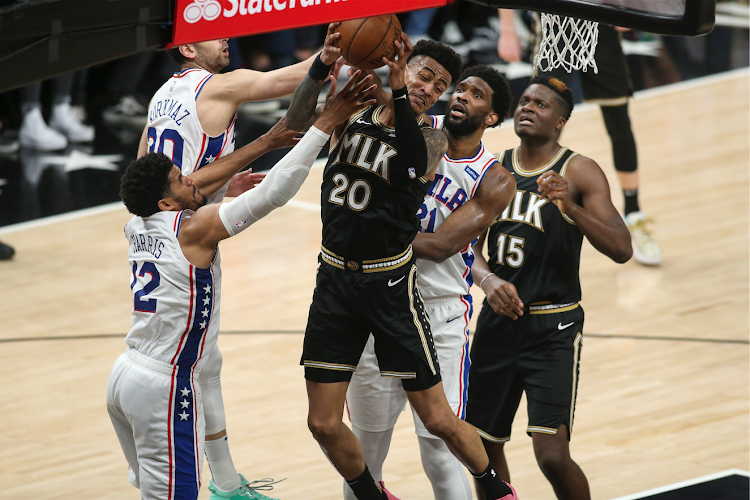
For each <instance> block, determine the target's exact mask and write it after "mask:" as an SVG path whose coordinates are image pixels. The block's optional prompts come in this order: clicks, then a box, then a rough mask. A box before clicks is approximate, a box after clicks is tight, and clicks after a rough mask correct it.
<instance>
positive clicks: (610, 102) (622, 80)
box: [544, 24, 633, 106]
mask: <svg viewBox="0 0 750 500" xmlns="http://www.w3.org/2000/svg"><path fill="white" fill-rule="evenodd" d="M596 66H597V69H598V70H599V72H598V73H595V72H594V70H593V68H589V69H588V71H578V76H579V77H580V78H581V88H582V90H583V97H584V100H585V101H586V102H591V103H594V104H599V105H600V106H622V105H624V104H626V103H627V102H628V97H630V96H632V95H633V82H632V80H631V78H630V70H629V69H628V62H627V59H626V58H625V54H624V53H623V51H622V45H621V44H620V34H619V33H618V32H617V31H616V30H615V28H614V27H612V26H609V25H607V24H599V41H598V43H597V46H596ZM544 74H545V75H549V76H553V77H555V78H558V79H560V80H562V81H564V82H567V81H568V79H569V78H570V75H569V74H568V73H567V72H566V71H565V70H564V69H562V68H557V69H555V70H553V71H552V72H549V73H544Z"/></svg>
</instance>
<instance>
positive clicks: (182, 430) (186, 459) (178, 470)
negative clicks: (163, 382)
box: [172, 375, 203, 500]
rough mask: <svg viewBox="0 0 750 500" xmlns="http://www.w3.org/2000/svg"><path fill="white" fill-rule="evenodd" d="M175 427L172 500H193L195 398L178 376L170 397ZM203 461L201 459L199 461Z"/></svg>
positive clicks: (195, 478)
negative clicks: (173, 391)
mask: <svg viewBox="0 0 750 500" xmlns="http://www.w3.org/2000/svg"><path fill="white" fill-rule="evenodd" d="M172 399H173V402H174V403H173V408H172V413H173V421H172V423H173V425H174V427H173V428H174V497H173V498H174V500H196V499H197V498H198V492H199V491H200V483H199V482H198V467H197V464H198V460H199V457H198V456H197V454H198V450H197V446H196V436H195V425H196V423H195V417H196V415H197V410H196V408H195V396H194V391H193V384H192V382H191V380H190V378H189V376H187V377H182V376H180V375H177V378H176V386H175V393H174V395H173V398H172ZM202 458H203V457H200V459H202Z"/></svg>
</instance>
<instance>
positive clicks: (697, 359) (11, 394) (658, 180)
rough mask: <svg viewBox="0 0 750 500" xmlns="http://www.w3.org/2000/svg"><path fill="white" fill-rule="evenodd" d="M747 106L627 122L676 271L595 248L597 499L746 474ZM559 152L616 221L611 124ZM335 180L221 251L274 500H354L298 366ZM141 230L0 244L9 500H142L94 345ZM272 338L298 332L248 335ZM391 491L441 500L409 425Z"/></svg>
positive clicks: (580, 441)
mask: <svg viewBox="0 0 750 500" xmlns="http://www.w3.org/2000/svg"><path fill="white" fill-rule="evenodd" d="M748 92H749V89H748V72H747V71H741V72H736V73H733V74H730V75H727V76H723V77H720V78H712V79H708V80H703V81H701V82H693V83H691V84H687V85H678V86H676V87H671V88H667V89H661V90H658V91H655V92H651V93H646V94H643V95H639V96H638V97H637V98H636V99H635V100H634V101H633V103H632V106H631V116H632V119H633V125H634V127H635V132H636V138H637V141H638V147H639V157H640V163H641V176H642V183H641V185H642V187H641V199H642V206H643V208H644V210H645V211H646V212H647V213H648V214H649V215H651V216H653V217H654V218H655V223H654V225H653V228H654V230H655V234H656V237H657V238H658V241H659V242H660V244H661V245H662V248H663V250H664V255H665V259H664V264H663V265H662V266H660V267H658V268H645V267H642V266H640V265H638V264H636V263H635V262H629V263H627V264H625V265H621V266H620V265H616V264H614V263H612V262H610V261H608V260H607V259H606V258H604V257H603V256H601V255H599V254H598V253H596V252H595V251H594V250H593V249H592V248H591V247H590V246H589V245H588V244H586V245H585V248H584V252H583V257H582V265H581V276H582V281H583V293H584V300H583V305H584V308H585V310H586V316H587V318H586V327H585V330H584V333H585V335H584V336H585V341H584V345H585V348H584V350H583V358H582V367H581V379H580V388H579V398H578V406H577V412H576V417H577V418H576V421H575V429H574V439H573V441H572V451H573V456H574V458H575V460H576V461H577V462H578V463H579V464H580V465H581V467H582V468H583V470H584V471H585V472H586V474H587V476H588V478H589V481H590V483H591V490H592V495H593V498H594V499H612V498H616V497H619V496H623V495H627V494H631V493H635V492H638V491H643V490H646V489H650V488H655V487H657V486H661V485H665V484H670V483H674V482H678V481H683V480H686V479H690V478H693V477H698V476H702V475H705V474H709V473H713V472H717V471H721V470H724V469H729V468H738V469H744V470H747V469H748V468H749V467H748V345H747V340H748V210H749V206H748V181H749V179H748V158H749V151H748V137H749V133H750V132H749V130H748V116H749V113H748ZM485 142H486V144H487V146H488V147H489V148H490V149H491V150H493V151H495V152H498V151H500V150H501V149H504V148H508V147H512V146H515V145H516V144H517V140H516V138H515V136H514V135H513V131H512V127H510V126H508V125H504V126H503V127H501V128H500V129H499V130H492V131H490V132H488V133H487V135H486V141H485ZM562 142H563V143H564V144H566V145H568V146H570V147H571V148H572V149H574V150H576V151H579V152H581V153H582V154H584V155H587V156H590V157H592V158H594V159H596V160H597V161H598V162H599V164H600V165H601V166H602V168H603V169H604V170H605V171H606V172H607V175H608V176H609V177H610V180H611V184H612V185H613V186H615V187H616V188H615V189H614V191H616V192H615V193H613V199H614V200H615V203H616V205H617V206H618V207H619V206H620V205H621V196H620V195H619V194H618V192H619V188H617V183H616V181H615V179H614V171H613V167H612V162H611V158H610V154H611V153H610V146H609V141H608V139H607V137H606V134H605V132H604V127H603V123H602V120H601V118H600V114H599V111H598V110H597V109H596V108H588V109H582V110H580V111H579V112H577V113H576V114H574V115H573V118H572V119H571V120H570V123H569V125H568V127H567V129H566V132H565V134H564V135H563V138H562ZM321 171H322V170H321V169H316V170H313V172H312V174H311V175H310V179H309V180H308V181H307V182H306V184H305V185H304V186H303V188H302V190H301V192H300V193H299V195H298V196H297V197H296V200H295V201H294V202H293V203H291V206H288V207H285V208H283V209H281V210H278V211H276V212H274V213H273V214H272V215H271V216H269V217H268V218H266V219H264V220H263V221H261V222H259V223H258V224H257V225H256V226H254V227H253V228H252V229H251V230H250V231H248V232H246V233H245V234H242V235H241V236H239V237H238V238H235V239H233V240H231V241H227V242H225V243H222V258H223V264H224V265H223V269H224V293H223V298H224V301H223V304H222V321H223V322H222V331H223V332H225V333H224V334H222V336H221V338H220V340H219V343H220V345H221V348H222V351H223V354H224V371H223V386H224V398H225V401H226V408H227V420H228V429H229V436H230V443H231V449H232V452H233V455H234V459H235V463H236V465H237V468H238V470H239V471H240V472H243V473H244V474H246V475H248V476H249V477H252V478H260V477H263V476H273V477H276V478H279V477H288V478H289V479H287V480H286V481H285V482H284V483H282V484H281V485H279V486H278V488H277V489H276V490H275V491H274V493H276V494H277V495H278V496H280V497H281V498H283V499H285V500H291V499H295V498H300V499H301V498H305V499H307V500H316V499H337V498H341V481H340V479H339V477H338V475H337V474H336V473H335V471H334V470H333V468H332V467H331V466H330V465H329V464H328V462H327V461H326V459H325V458H324V456H323V454H322V453H321V452H320V450H319V448H318V447H317V445H316V443H315V441H314V440H313V439H312V437H311V436H310V435H309V432H308V431H307V428H306V424H305V418H306V403H307V401H306V396H305V392H304V382H303V377H302V369H301V368H300V367H299V366H298V362H299V355H300V350H301V346H302V335H301V334H300V333H298V332H300V331H301V330H303V328H304V325H305V320H306V316H307V309H308V306H309V301H310V297H311V294H312V289H313V285H314V274H315V267H316V254H317V252H318V248H319V244H320V219H319V213H318V210H317V208H316V205H318V204H319V183H320V178H321ZM128 218H129V216H128V215H127V214H126V212H125V210H124V209H122V208H120V209H115V210H110V211H106V212H104V213H99V214H95V215H88V216H86V217H82V218H78V219H75V220H67V221H63V222H57V223H54V224H50V225H44V226H40V227H35V228H28V229H19V230H14V231H11V232H7V231H4V232H3V234H2V239H3V240H5V241H8V242H9V243H11V244H12V245H14V246H15V247H16V249H17V257H16V258H15V260H13V261H11V262H2V263H0V277H1V278H0V283H2V285H0V304H2V306H1V307H0V325H2V326H1V327H0V340H1V341H2V342H0V380H2V384H1V385H0V401H2V411H0V429H2V430H1V431H0V485H2V488H1V489H0V498H2V499H14V500H15V499H22V498H30V497H32V496H33V497H36V496H44V497H45V498H49V499H80V498H86V499H90V498H97V499H98V498H103V499H104V498H106V499H135V498H138V497H139V495H138V492H137V491H135V490H134V489H133V488H132V487H130V485H129V484H128V483H127V482H126V470H127V468H126V463H125V460H124V458H123V456H122V453H121V452H120V449H119V445H118V443H117V440H116V438H115V434H114V432H113V430H112V428H111V425H110V422H109V419H108V417H107V413H106V409H105V403H104V396H105V388H106V385H107V378H108V375H109V370H110V368H111V366H112V363H113V362H114V360H115V359H116V358H117V356H118V355H119V354H120V353H121V352H123V350H124V343H123V339H122V337H121V336H115V337H96V335H99V334H120V335H122V334H124V333H125V332H126V331H127V330H128V328H129V325H130V307H131V304H132V302H131V301H132V299H131V296H130V291H129V289H128V284H129V281H130V278H129V272H130V271H129V269H128V266H127V264H126V255H127V254H126V252H127V247H126V243H125V239H124V238H123V236H122V227H123V225H124V224H125V222H126V221H127V220H128ZM480 294H481V292H479V291H478V290H477V296H476V297H475V303H477V304H479V303H480V299H481V297H480V296H479V295H480ZM269 330H286V331H290V332H292V333H253V332H268V331H269ZM232 332H238V333H236V334H233V333H232ZM240 332H241V333H240ZM69 336H80V337H82V338H78V339H74V340H65V339H64V337H69ZM39 337H55V338H58V340H35V339H38V338H39ZM634 337H638V338H634ZM12 339H19V340H15V341H12ZM699 339H700V340H699ZM21 340H25V341H21ZM525 425H526V412H525V408H524V407H523V403H522V408H521V409H520V410H519V413H518V417H517V419H516V425H515V427H514V430H513V440H512V441H511V442H510V443H509V444H508V446H507V450H508V457H509V462H510V466H511V473H512V476H513V482H514V484H515V486H516V487H517V488H518V491H519V494H520V495H521V498H524V499H535V500H536V499H539V500H544V499H552V498H554V495H553V493H552V490H551V489H550V487H549V486H548V484H547V482H546V481H545V480H544V478H543V477H542V475H541V473H540V472H539V470H538V468H537V466H536V464H535V462H534V458H533V455H532V452H531V441H530V439H529V438H528V437H526V435H525V433H524V429H525ZM205 470H206V474H205V476H204V477H205V482H204V488H203V493H202V498H207V496H208V492H207V489H206V487H205V485H206V483H207V481H208V474H207V469H205ZM385 472H386V480H387V484H388V485H389V486H390V488H391V489H392V490H393V491H394V492H395V493H396V494H397V495H398V496H399V497H401V498H404V499H407V500H408V499H414V500H427V499H431V498H432V492H431V490H430V487H429V485H428V482H427V480H426V478H425V477H424V475H423V473H422V471H421V465H420V461H419V458H418V454H417V445H416V439H415V437H414V434H413V429H412V424H411V417H410V416H409V414H405V415H404V416H403V418H402V419H401V421H400V422H399V424H398V426H397V429H396V432H395V435H394V439H393V445H392V450H391V454H390V456H389V458H388V460H387V462H386V467H385Z"/></svg>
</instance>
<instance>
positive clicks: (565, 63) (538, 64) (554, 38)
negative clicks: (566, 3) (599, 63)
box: [534, 13, 599, 73]
mask: <svg viewBox="0 0 750 500" xmlns="http://www.w3.org/2000/svg"><path fill="white" fill-rule="evenodd" d="M540 17H541V28H542V29H541V31H542V37H541V38H542V40H541V42H540V43H539V51H538V52H537V54H536V55H535V56H534V67H535V68H538V69H539V70H540V71H552V70H553V69H555V68H560V67H562V68H564V69H565V71H567V72H568V73H570V72H571V71H573V70H582V71H587V70H588V68H589V67H591V68H594V73H598V72H599V69H598V68H597V67H596V61H595V60H594V54H595V53H596V43H597V41H598V40H599V23H597V22H595V21H586V20H584V19H575V18H572V17H561V16H558V15H555V14H545V13H542V14H541V16H540Z"/></svg>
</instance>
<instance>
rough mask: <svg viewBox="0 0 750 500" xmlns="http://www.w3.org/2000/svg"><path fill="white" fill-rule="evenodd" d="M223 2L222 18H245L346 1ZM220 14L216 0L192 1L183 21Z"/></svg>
mask: <svg viewBox="0 0 750 500" xmlns="http://www.w3.org/2000/svg"><path fill="white" fill-rule="evenodd" d="M297 1H298V0H225V3H229V8H228V9H224V11H223V14H224V17H234V16H235V15H237V14H240V15H241V16H246V15H248V14H259V13H261V12H272V11H275V10H276V11H279V10H287V9H294V8H296V7H297V6H298V5H299V7H312V6H315V5H320V4H329V3H339V2H345V1H346V0H299V4H298V3H297ZM221 14H222V8H221V4H220V3H219V2H218V0H194V1H193V3H191V4H189V5H188V6H187V7H185V11H184V12H183V14H182V15H183V17H184V18H185V21H186V22H188V23H190V24H193V23H197V22H198V21H200V20H201V19H205V20H206V21H213V20H214V19H217V18H218V17H219V16H220V15H221Z"/></svg>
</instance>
